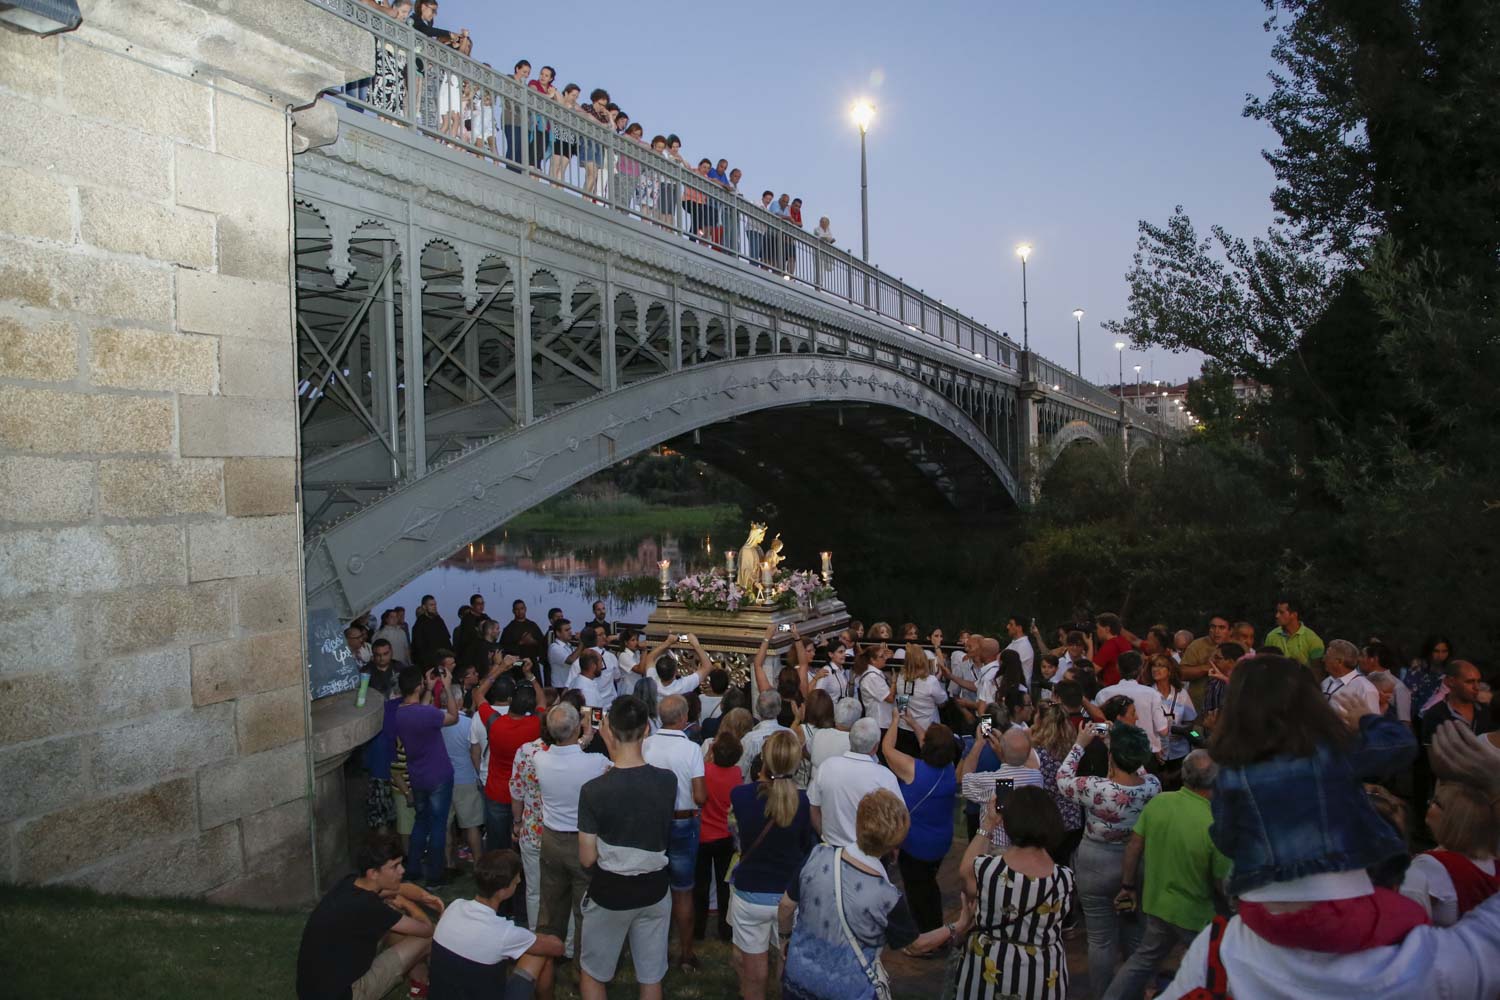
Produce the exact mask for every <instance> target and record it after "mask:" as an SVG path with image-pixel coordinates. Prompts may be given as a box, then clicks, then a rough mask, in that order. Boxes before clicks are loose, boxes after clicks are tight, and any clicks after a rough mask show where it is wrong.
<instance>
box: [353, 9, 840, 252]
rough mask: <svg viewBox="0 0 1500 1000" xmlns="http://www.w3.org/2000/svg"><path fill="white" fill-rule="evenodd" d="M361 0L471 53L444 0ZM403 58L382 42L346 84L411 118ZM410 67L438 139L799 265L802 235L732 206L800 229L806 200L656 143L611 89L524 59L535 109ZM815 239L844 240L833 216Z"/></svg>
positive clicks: (420, 117) (518, 68)
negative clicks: (442, 15)
mask: <svg viewBox="0 0 1500 1000" xmlns="http://www.w3.org/2000/svg"><path fill="white" fill-rule="evenodd" d="M361 2H362V3H363V4H364V5H365V6H367V7H370V8H372V9H374V10H376V11H379V12H380V13H381V14H383V15H385V16H387V17H390V18H392V19H394V20H396V21H398V22H400V23H402V24H409V25H410V26H411V27H412V28H413V29H415V30H416V31H417V32H419V33H420V34H422V35H424V36H426V37H427V38H430V39H432V40H434V41H435V42H437V43H439V44H442V45H446V46H448V47H450V48H452V49H454V50H455V51H457V52H459V53H460V54H462V55H464V56H471V55H472V54H473V47H474V39H473V37H472V36H471V35H470V34H469V30H468V29H467V28H463V29H460V30H458V31H453V30H450V29H446V28H441V27H438V26H437V24H436V20H437V17H438V3H437V0H417V2H416V3H412V2H410V0H361ZM407 58H408V57H407V53H406V51H405V50H404V49H401V48H399V47H396V46H393V45H389V44H386V43H384V42H380V41H377V43H376V50H375V76H373V77H371V78H369V79H367V80H360V81H357V82H355V83H352V84H349V85H348V86H347V87H346V88H345V90H346V92H347V93H348V94H349V95H350V96H352V97H354V98H357V99H358V100H359V101H360V102H361V103H362V104H364V105H367V106H368V107H370V108H372V109H374V110H375V111H376V112H378V113H382V114H385V115H388V116H390V117H391V118H393V119H404V117H405V116H406V113H407V89H408V69H409V67H408V65H407ZM484 65H486V66H488V65H489V64H488V63H485V64H484ZM410 68H411V69H413V70H414V75H415V79H416V83H415V84H414V86H415V87H416V89H417V100H416V106H415V117H416V120H417V122H418V124H419V125H420V126H421V127H423V128H425V129H427V130H428V131H430V132H431V133H433V134H434V135H437V136H439V137H445V138H446V139H451V140H453V141H454V142H455V143H462V144H463V146H464V147H468V148H471V149H478V150H480V151H484V152H487V153H488V154H489V155H490V156H493V157H495V158H497V159H503V160H504V161H506V163H507V168H508V169H510V170H513V171H518V172H519V171H522V170H524V169H525V168H527V167H530V168H534V169H535V170H536V171H538V173H539V175H545V177H546V178H548V179H550V181H552V182H553V183H556V184H559V185H564V186H567V187H570V188H574V189H576V190H579V191H582V192H584V193H585V194H586V195H588V196H589V197H592V198H594V199H597V200H598V201H599V202H600V203H605V202H607V203H609V204H611V205H614V206H615V207H617V208H621V209H624V210H625V211H628V212H630V213H631V214H632V215H635V216H638V217H639V218H641V219H644V220H646V221H648V222H654V223H657V224H659V225H662V226H665V227H667V228H669V229H674V230H681V231H683V232H686V233H687V234H689V238H691V239H693V240H694V241H695V242H702V243H705V244H707V245H709V246H711V247H713V248H715V249H719V250H730V251H732V252H735V253H743V254H744V255H745V256H746V257H748V258H749V259H750V260H752V261H755V262H758V263H759V264H760V265H761V266H763V267H765V268H767V269H771V270H776V271H781V272H785V273H787V274H795V273H797V272H798V267H797V261H798V254H799V250H800V245H799V242H798V241H796V240H794V239H791V238H789V237H788V235H787V234H786V233H785V232H783V231H781V230H779V229H777V228H774V227H772V226H767V225H764V224H758V223H754V222H744V221H742V218H741V216H740V213H739V212H737V211H731V210H730V209H729V207H728V206H730V205H733V204H734V203H735V202H736V201H737V200H740V199H743V200H745V201H746V202H747V203H748V202H750V201H753V202H754V203H755V204H757V205H759V206H760V207H761V208H763V209H764V210H765V211H766V212H767V213H769V214H770V215H771V216H773V217H775V218H777V219H779V220H781V221H782V222H784V223H785V224H787V225H788V226H794V227H796V228H797V229H802V228H803V221H802V199H801V198H796V197H792V196H791V195H788V194H785V193H783V194H781V195H780V196H779V197H778V196H777V194H776V193H775V192H774V191H771V190H765V191H762V192H761V193H760V195H759V196H758V197H756V196H754V195H753V193H751V192H746V191H742V190H741V187H740V182H741V180H742V176H743V172H742V171H741V170H740V169H739V168H738V167H731V166H730V164H729V161H728V160H727V159H723V158H719V159H717V160H716V159H714V158H712V157H703V158H700V159H699V160H698V161H697V162H696V165H695V164H694V161H693V160H692V159H690V158H689V157H687V156H684V155H683V152H682V140H681V139H680V138H679V137H678V136H677V135H675V134H673V133H666V134H658V135H654V136H652V138H651V139H650V140H649V141H648V140H647V139H646V132H645V128H644V127H643V126H642V125H641V123H640V122H638V121H634V120H632V118H631V116H630V114H629V113H628V112H627V111H625V110H624V109H622V108H621V107H620V105H619V104H618V103H616V102H615V101H614V100H612V99H611V97H610V93H609V91H608V90H606V89H604V88H602V87H596V88H594V89H593V90H591V91H589V93H588V98H587V100H584V99H583V94H584V92H583V88H582V87H580V86H579V85H578V84H576V83H559V80H558V76H557V70H556V69H554V68H553V67H551V66H542V67H541V68H539V69H537V70H536V72H535V75H533V68H532V65H531V62H530V60H527V59H522V60H519V61H518V62H517V63H516V64H515V66H514V68H513V69H512V71H511V78H512V79H514V80H515V82H516V83H517V84H518V85H519V86H520V87H521V88H524V89H526V90H530V91H533V92H535V93H536V94H537V95H538V98H537V99H538V100H542V99H545V100H546V101H547V102H549V103H548V104H546V105H545V110H544V111H541V112H538V111H535V110H529V109H527V108H526V107H525V106H524V104H523V103H522V102H519V101H516V100H513V99H510V98H507V97H506V96H504V95H503V94H501V93H497V92H495V91H492V90H490V89H487V88H485V87H481V86H480V85H479V84H478V83H476V82H474V81H471V80H469V79H467V78H466V77H464V76H462V75H460V74H457V73H453V72H450V71H448V70H445V69H443V68H442V67H441V66H438V65H436V64H433V65H428V64H427V62H426V61H425V60H422V59H418V60H417V61H416V65H415V66H414V67H410ZM575 115H576V116H580V117H581V118H583V119H587V120H589V121H591V122H593V123H594V124H596V125H598V126H599V127H600V128H603V129H607V130H609V131H610V132H612V133H614V134H615V135H618V136H620V137H621V138H623V139H624V140H627V141H629V142H632V143H634V144H636V145H638V146H639V147H640V151H639V154H638V155H634V156H632V155H626V154H621V153H618V152H615V151H613V150H611V149H608V148H606V147H605V146H604V144H603V143H601V142H599V141H598V139H597V138H596V136H597V133H595V132H593V131H592V130H591V129H589V128H578V127H575V123H576V121H577V120H576V119H575V118H574V116H575ZM661 160H665V161H666V162H668V163H673V164H675V165H677V166H679V167H681V168H682V169H684V170H686V171H689V172H692V173H696V174H698V175H699V177H701V178H702V182H701V184H702V186H701V187H699V186H695V185H691V184H682V183H679V182H677V181H674V180H672V179H671V177H670V176H669V175H667V174H665V173H663V172H662V171H660V170H656V169H653V166H654V165H655V164H657V163H658V162H660V161H661ZM711 192H713V193H722V197H720V198H715V197H710V193H711ZM812 235H813V237H814V238H815V239H816V240H817V241H818V242H819V243H822V244H824V245H827V246H832V245H833V244H834V243H835V242H837V241H836V240H835V239H834V236H833V231H832V228H831V225H830V223H829V220H828V218H827V217H826V216H825V217H823V218H821V219H819V220H818V224H817V226H816V228H815V229H814V230H813V234H812ZM802 252H805V251H802Z"/></svg>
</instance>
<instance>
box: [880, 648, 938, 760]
mask: <svg viewBox="0 0 1500 1000" xmlns="http://www.w3.org/2000/svg"><path fill="white" fill-rule="evenodd" d="M891 700H892V703H893V704H894V705H895V706H896V712H895V715H896V719H897V722H898V723H899V725H900V727H901V731H900V732H898V733H897V734H896V749H898V750H900V751H901V752H902V753H904V754H906V755H908V756H910V757H915V756H917V755H918V754H920V753H921V752H922V741H921V738H920V736H919V732H918V731H917V730H916V729H915V728H914V727H913V724H912V723H913V721H914V722H915V723H916V724H917V725H919V726H921V728H922V729H927V728H929V727H931V726H935V725H937V722H938V708H939V707H940V706H941V705H942V704H943V703H944V702H946V701H947V700H948V690H947V688H945V687H944V686H943V682H942V681H941V680H939V679H938V678H937V677H936V676H934V675H933V673H932V665H931V663H930V662H929V661H928V659H927V653H926V651H925V650H923V649H922V647H921V646H919V645H918V644H917V643H915V642H908V643H907V644H906V658H905V659H903V660H902V661H901V672H900V674H899V675H898V676H897V677H896V685H895V694H894V695H893V696H892V699H891ZM907 714H909V715H910V716H911V719H907V718H906V715H907Z"/></svg>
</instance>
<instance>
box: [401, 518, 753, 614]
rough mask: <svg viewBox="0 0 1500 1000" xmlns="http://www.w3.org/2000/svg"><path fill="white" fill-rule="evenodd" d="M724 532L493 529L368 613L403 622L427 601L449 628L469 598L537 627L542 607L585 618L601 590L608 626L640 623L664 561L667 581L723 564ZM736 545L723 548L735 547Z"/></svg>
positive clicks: (653, 598)
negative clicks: (519, 613) (391, 611)
mask: <svg viewBox="0 0 1500 1000" xmlns="http://www.w3.org/2000/svg"><path fill="white" fill-rule="evenodd" d="M730 532H731V529H730V528H729V527H728V526H727V525H726V526H725V528H724V533H723V534H721V535H719V536H716V535H715V534H714V533H713V532H711V531H710V532H704V533H698V534H686V533H682V532H673V531H668V530H654V531H653V530H649V529H648V530H646V531H642V530H640V529H639V528H636V529H632V530H627V531H622V532H620V533H617V534H610V533H607V532H606V533H603V534H601V533H599V532H593V531H591V532H589V533H588V535H587V537H584V536H582V535H581V534H580V533H576V532H566V531H510V530H501V531H499V532H496V533H494V534H491V535H488V536H486V537H484V538H481V539H479V540H478V541H476V542H474V543H473V544H471V545H468V546H466V547H465V548H463V549H460V550H459V551H458V552H455V553H453V555H452V556H450V557H449V558H447V559H445V560H443V561H442V562H441V563H439V564H438V565H436V566H434V567H433V568H432V569H430V570H428V571H427V572H425V573H423V574H422V575H421V576H419V577H417V578H416V579H415V580H413V581H412V582H411V583H408V584H407V585H406V586H404V587H402V588H401V589H400V590H398V591H396V592H395V593H394V594H392V595H391V596H390V597H388V598H387V599H386V600H385V601H383V602H381V603H380V604H379V605H378V606H376V607H375V608H373V609H371V610H372V611H373V612H374V613H375V614H376V615H379V614H380V612H381V611H382V610H384V609H385V608H390V607H396V606H397V605H399V606H401V607H404V608H406V620H407V622H408V623H411V622H413V621H415V619H416V609H417V606H418V605H419V604H421V602H422V596H423V595H424V594H432V595H433V596H434V597H436V598H437V604H438V611H439V612H440V613H441V614H442V616H443V620H444V621H445V622H447V623H448V627H449V628H450V629H451V628H453V627H454V626H456V625H457V624H458V607H459V605H461V604H467V603H469V596H470V595H471V594H482V595H483V596H484V603H485V612H486V613H487V614H488V615H489V616H490V617H491V618H494V619H496V620H497V621H500V622H501V623H504V622H507V621H510V618H511V602H512V601H514V600H517V599H520V600H523V601H525V602H526V608H527V615H528V617H530V618H531V620H532V621H534V622H536V623H537V624H539V625H541V626H542V627H543V628H545V627H546V621H547V618H546V615H547V609H549V608H562V610H563V614H564V615H565V616H566V617H567V618H569V619H570V620H572V621H573V622H575V623H580V624H581V623H582V622H585V621H587V620H588V619H590V618H592V617H593V611H592V610H591V609H592V605H593V603H594V600H595V599H596V595H599V591H600V590H601V589H602V590H603V591H604V593H603V594H602V595H599V596H598V599H599V600H603V601H604V602H605V604H606V605H607V606H608V608H609V611H608V615H609V618H610V620H611V621H616V620H618V621H623V622H644V621H645V620H646V619H647V618H648V617H649V616H650V614H651V612H652V611H653V610H655V608H656V594H657V593H659V591H658V589H657V587H656V585H655V583H654V581H655V580H656V579H657V578H658V574H659V572H660V571H659V570H658V568H657V564H658V562H659V561H660V560H662V559H670V560H671V561H672V566H671V569H670V573H671V575H672V578H673V579H677V578H679V577H682V576H686V575H688V574H690V573H696V572H700V571H702V570H704V569H708V568H710V567H711V566H714V565H723V559H724V554H723V547H722V546H723V545H724V544H726V543H727V539H728V538H729V537H730V535H729V533H730ZM740 541H743V539H739V540H737V541H734V542H732V543H728V544H732V545H734V546H736V547H737V546H738V544H739V542H740ZM601 585H602V586H601Z"/></svg>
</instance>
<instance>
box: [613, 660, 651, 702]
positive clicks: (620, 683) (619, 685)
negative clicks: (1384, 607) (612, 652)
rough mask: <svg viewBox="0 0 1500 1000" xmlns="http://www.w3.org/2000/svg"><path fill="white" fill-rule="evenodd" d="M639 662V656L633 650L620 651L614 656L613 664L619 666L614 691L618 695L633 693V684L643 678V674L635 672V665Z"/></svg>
mask: <svg viewBox="0 0 1500 1000" xmlns="http://www.w3.org/2000/svg"><path fill="white" fill-rule="evenodd" d="M640 662H641V654H640V653H638V652H636V651H635V650H633V649H622V650H620V652H619V653H618V654H617V655H616V656H615V663H617V664H618V665H619V668H620V673H619V676H617V677H616V678H615V691H616V692H618V693H619V694H630V693H632V692H633V691H635V682H636V681H638V680H640V679H641V678H642V677H644V676H645V675H644V674H638V673H636V672H635V667H636V664H638V663H640Z"/></svg>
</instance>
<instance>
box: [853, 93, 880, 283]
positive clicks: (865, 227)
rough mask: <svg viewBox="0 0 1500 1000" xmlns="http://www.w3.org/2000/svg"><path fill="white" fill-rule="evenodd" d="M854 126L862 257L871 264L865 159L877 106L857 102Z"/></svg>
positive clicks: (868, 186)
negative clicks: (856, 136)
mask: <svg viewBox="0 0 1500 1000" xmlns="http://www.w3.org/2000/svg"><path fill="white" fill-rule="evenodd" d="M850 114H851V116H852V117H853V119H854V124H855V125H856V126H858V128H859V223H860V226H859V228H860V255H861V257H862V259H863V260H864V261H865V263H867V264H868V263H869V262H870V171H869V165H868V160H867V159H866V157H865V133H866V132H868V131H870V123H871V122H872V121H874V120H875V105H873V104H871V103H870V102H869V101H856V102H854V107H853V109H852V110H851V112H850Z"/></svg>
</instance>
